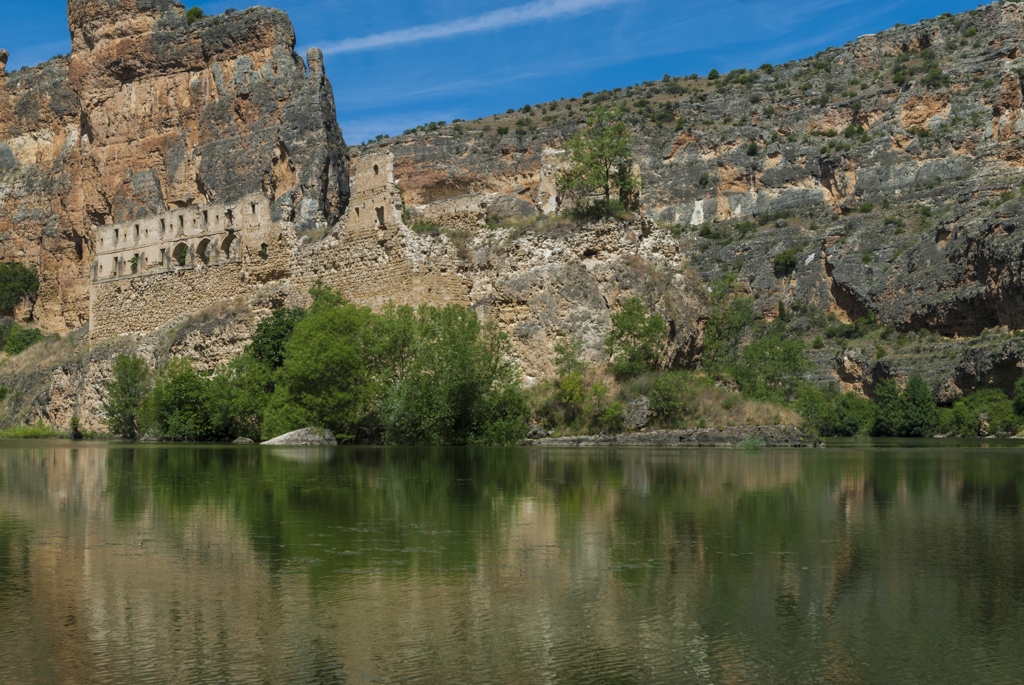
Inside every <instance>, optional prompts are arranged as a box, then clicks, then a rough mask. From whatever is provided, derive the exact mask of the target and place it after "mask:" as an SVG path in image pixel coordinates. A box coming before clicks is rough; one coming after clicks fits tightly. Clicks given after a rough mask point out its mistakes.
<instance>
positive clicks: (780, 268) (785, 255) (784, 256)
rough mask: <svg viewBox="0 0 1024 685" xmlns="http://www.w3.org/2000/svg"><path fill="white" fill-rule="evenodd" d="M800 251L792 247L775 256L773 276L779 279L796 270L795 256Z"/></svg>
mask: <svg viewBox="0 0 1024 685" xmlns="http://www.w3.org/2000/svg"><path fill="white" fill-rule="evenodd" d="M799 251H800V248H798V247H793V248H790V249H788V250H784V251H782V252H780V253H779V254H777V255H775V259H774V260H773V267H774V270H775V276H776V277H778V278H781V277H782V276H785V275H786V274H788V273H790V272H791V271H793V269H795V268H796V261H797V260H796V255H797V253H798V252H799Z"/></svg>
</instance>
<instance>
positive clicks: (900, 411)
mask: <svg viewBox="0 0 1024 685" xmlns="http://www.w3.org/2000/svg"><path fill="white" fill-rule="evenodd" d="M875 403H876V404H875V407H876V413H875V424H874V434H875V435H880V436H899V435H904V430H905V426H906V415H907V408H906V399H905V398H904V397H903V394H902V393H901V392H900V388H899V386H898V385H896V383H894V382H893V381H891V380H884V381H882V382H880V383H879V384H878V385H877V386H875Z"/></svg>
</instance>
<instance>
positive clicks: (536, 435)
mask: <svg viewBox="0 0 1024 685" xmlns="http://www.w3.org/2000/svg"><path fill="white" fill-rule="evenodd" d="M546 437H548V432H547V431H546V430H544V428H542V427H541V426H538V425H537V424H535V423H534V424H531V425H530V427H529V428H527V429H526V439H527V440H540V439H541V438H546Z"/></svg>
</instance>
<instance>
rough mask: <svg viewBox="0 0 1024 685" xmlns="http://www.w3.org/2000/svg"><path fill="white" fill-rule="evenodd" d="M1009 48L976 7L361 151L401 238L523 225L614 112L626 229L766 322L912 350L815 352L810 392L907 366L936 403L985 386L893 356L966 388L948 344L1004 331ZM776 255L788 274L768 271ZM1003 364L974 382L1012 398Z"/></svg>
mask: <svg viewBox="0 0 1024 685" xmlns="http://www.w3.org/2000/svg"><path fill="white" fill-rule="evenodd" d="M1022 37H1024V10H1022V9H1021V8H1020V6H1019V5H1017V4H1014V3H1008V2H1003V3H993V4H991V5H988V6H986V7H984V8H979V9H977V10H973V11H971V12H968V13H965V14H962V15H958V16H953V15H943V16H941V17H938V18H936V19H932V20H926V21H922V22H921V23H919V24H915V25H913V26H898V27H895V28H893V29H889V30H887V31H884V32H882V33H879V34H877V35H871V36H864V37H861V38H859V39H858V40H856V41H854V42H850V43H847V44H846V45H844V46H842V47H838V48H831V49H829V50H825V51H823V52H821V53H819V54H817V55H815V56H814V57H812V58H808V59H804V60H798V61H795V62H790V63H787V64H782V65H775V66H774V67H771V66H768V65H766V66H765V67H762V68H760V69H755V70H751V71H747V70H737V71H735V72H732V73H730V74H722V75H721V76H719V78H717V79H711V80H709V79H701V78H697V77H696V75H694V76H693V77H684V78H674V79H667V80H665V81H660V82H649V83H645V84H642V85H639V86H635V87H629V88H626V89H615V91H610V92H609V91H606V92H602V93H597V94H594V93H588V94H585V96H583V97H581V98H573V99H571V100H561V101H557V102H550V103H541V104H538V105H534V106H533V107H531V108H530V109H531V110H532V111H528V112H527V111H523V110H520V111H518V112H515V113H511V114H506V115H497V116H494V117H488V118H486V119H482V120H478V121H472V122H459V123H457V124H456V125H451V124H448V125H437V124H434V125H429V126H423V127H419V129H418V130H416V131H411V132H407V134H405V135H403V136H400V137H398V138H394V139H385V140H383V141H380V142H378V143H374V144H371V145H369V146H368V147H370V148H376V147H387V148H388V149H390V150H391V151H392V152H393V153H394V154H395V156H396V162H395V169H396V176H397V177H398V183H399V185H400V186H401V187H402V188H403V190H404V191H405V199H406V202H407V204H408V205H409V208H410V210H411V211H412V212H413V214H414V215H416V216H417V217H418V218H422V219H423V220H430V221H438V222H440V223H442V224H443V223H444V221H445V219H444V217H445V215H448V216H459V217H462V219H461V220H464V217H465V215H466V214H467V213H468V214H470V215H475V216H476V217H477V218H479V217H483V216H486V215H491V214H498V215H505V216H509V215H527V216H529V215H536V214H538V213H543V212H550V211H552V210H553V209H554V208H555V206H556V204H557V197H556V195H555V190H554V188H553V183H552V179H553V176H554V173H555V171H556V170H557V167H558V164H559V163H560V162H559V150H560V148H561V146H562V143H563V141H565V140H566V139H567V138H568V137H569V136H571V135H572V133H573V132H574V131H575V130H576V129H577V128H578V126H579V125H580V124H581V123H582V122H583V121H584V120H585V118H586V115H587V112H588V111H589V110H591V109H592V108H593V107H594V106H595V105H596V104H601V105H603V106H604V107H606V108H609V109H615V110H617V111H618V112H619V114H620V116H621V117H623V118H624V119H625V120H626V121H628V122H630V125H631V128H632V130H633V134H634V141H635V146H634V154H635V161H636V164H637V167H638V169H639V171H640V173H641V176H642V179H643V198H642V204H643V208H644V210H645V212H646V213H647V214H648V215H649V216H651V217H653V218H655V219H657V220H658V222H659V223H660V224H661V225H662V226H663V227H664V228H665V229H666V230H671V231H672V232H673V233H674V235H675V236H676V239H675V241H674V245H673V247H674V248H676V249H677V250H678V251H679V253H680V255H681V256H682V258H683V259H684V260H686V261H688V262H689V263H690V264H692V265H693V267H694V269H695V270H696V271H697V272H698V273H699V274H700V276H701V278H702V279H704V280H705V281H712V280H714V279H715V278H718V277H721V276H722V275H723V274H724V273H725V272H726V271H729V270H732V271H734V272H736V273H737V274H738V276H739V279H740V281H741V282H743V283H745V284H746V288H747V290H748V292H749V293H750V294H752V295H753V296H754V297H755V298H756V301H757V307H758V310H759V311H760V313H761V314H762V315H763V316H766V317H768V318H773V317H774V316H775V315H776V313H777V312H778V311H779V303H780V302H781V303H783V304H784V305H787V306H788V307H789V309H790V311H792V309H793V306H794V305H795V306H796V307H797V308H798V309H799V308H801V307H807V308H809V309H810V310H813V311H815V312H818V313H823V314H831V315H832V316H833V317H834V318H835V320H837V321H841V322H851V321H854V320H857V319H859V318H862V317H865V316H869V315H874V316H876V317H877V319H878V320H879V321H880V322H881V323H882V324H884V325H888V326H890V327H891V328H892V329H893V330H894V332H895V334H900V333H902V334H904V335H910V336H912V337H913V340H912V341H911V342H912V343H913V344H910V343H907V345H900V346H899V349H894V342H895V339H896V336H895V335H893V337H892V340H888V338H887V339H885V340H880V341H874V342H872V345H871V349H870V350H859V349H858V350H856V351H853V350H851V351H849V354H846V352H847V349H846V343H839V342H833V341H831V340H830V341H828V342H827V343H826V348H825V349H824V350H823V351H821V352H815V354H817V355H820V356H821V357H822V359H821V360H820V363H821V364H822V373H821V374H820V380H828V379H831V380H835V381H839V382H841V383H843V384H845V385H846V387H853V388H854V389H857V390H864V391H866V392H869V393H870V388H871V386H872V385H873V382H874V381H875V380H878V379H880V378H885V377H889V375H896V376H897V377H900V376H901V375H905V374H906V372H907V370H908V369H912V368H915V367H918V366H920V367H921V368H922V369H923V370H924V371H925V372H926V373H927V374H928V375H929V380H931V381H932V382H933V384H935V385H936V386H938V385H941V384H943V383H946V382H949V383H953V384H956V382H957V381H955V380H954V379H953V375H957V378H959V382H960V383H962V384H964V387H963V388H960V387H959V386H958V388H957V392H959V391H961V390H962V391H968V390H970V389H973V388H974V387H980V386H983V385H986V384H989V383H991V382H992V380H991V378H989V377H988V376H986V375H985V374H979V375H977V376H975V375H972V374H970V373H958V374H953V373H952V370H951V369H947V370H946V371H941V372H940V371H939V370H938V368H939V366H941V365H936V364H934V363H924V362H922V361H921V360H920V359H918V360H916V361H915V360H914V359H913V358H912V355H911V357H907V358H905V359H903V360H902V361H901V362H900V363H896V362H894V361H893V356H895V355H897V354H898V355H904V356H905V355H906V354H908V352H907V350H909V349H913V348H920V347H921V344H920V341H917V338H921V339H922V340H924V341H926V342H927V347H928V348H929V349H931V350H932V351H933V352H932V353H933V354H934V350H935V349H938V348H941V350H942V351H941V355H947V356H948V355H952V357H955V358H957V359H959V361H958V362H957V363H956V364H954V366H956V365H959V367H958V368H961V369H967V368H972V367H973V365H972V364H971V363H969V362H968V361H967V360H965V359H961V358H960V357H961V355H962V353H961V351H958V350H959V348H958V347H957V345H956V343H955V341H956V339H959V338H964V337H973V336H978V335H979V334H981V333H982V332H983V331H985V330H988V329H993V328H999V327H1004V330H1014V329H1019V328H1022V327H1024V308H1022V307H1021V304H1020V303H1021V301H1022V299H1021V298H1022V296H1024V290H1022V279H1024V263H1022V257H1021V254H1022V250H1024V243H1022V242H1021V241H1022V240H1024V237H1022V235H1021V233H1020V232H1018V231H1017V228H1018V226H1019V225H1020V221H1021V216H1022V214H1024V200H1022V198H1021V197H1020V192H1019V188H1020V185H1021V177H1022V172H1024V142H1022V134H1024V110H1022V73H1024V59H1022V57H1021V51H1020V43H1021V39H1022ZM524 109H525V108H524ZM503 127H504V132H503ZM787 252H788V253H789V255H790V259H793V260H795V264H793V265H792V266H790V267H786V268H782V269H780V268H778V265H777V263H776V257H777V256H779V255H782V254H783V253H787ZM804 323H805V324H806V319H804ZM813 328H814V327H813V326H810V327H809V326H806V325H805V326H804V329H805V330H809V331H810V332H809V333H808V340H807V342H808V343H810V342H811V338H812V337H813V334H814V330H813ZM921 329H927V331H926V332H925V333H924V334H920V333H919V331H920V330H921ZM819 330H823V329H822V327H819ZM935 333H938V334H940V336H941V337H938V339H936V338H935V337H933V335H932V334H935ZM876 343H877V345H878V347H887V350H886V352H885V353H883V352H880V351H878V350H876V349H875V344H876ZM867 345H868V343H867V342H866V341H865V343H864V346H865V347H867ZM886 354H887V355H889V357H887V358H886V360H885V362H880V361H879V360H881V359H882V358H883V357H884V356H885V355H886ZM851 355H852V357H854V358H856V359H857V360H858V361H857V362H853V361H851V360H850V358H849V357H850V356H851ZM879 355H882V356H879ZM844 359H845V360H846V361H845V362H844V361H843V360H844ZM1008 360H1009V358H1007V359H1002V358H997V359H992V360H990V363H989V366H991V365H993V364H994V365H995V366H996V367H999V368H1002V367H1003V366H1005V367H1007V368H1008V369H1010V373H1009V375H1010V377H1011V379H1010V382H1011V383H1012V379H1013V378H1015V377H1016V376H1017V375H1018V374H1019V373H1020V371H1019V369H1018V368H1017V365H1016V357H1013V360H1012V361H1008ZM961 362H962V363H961ZM846 366H850V367H851V368H852V366H858V367H863V368H861V370H860V371H858V372H857V373H856V374H853V375H850V373H848V372H847V371H846V370H845V367H846ZM982 366H985V364H983V365H982ZM876 367H877V368H876ZM897 367H899V369H900V371H898V372H897V371H896V369H897ZM930 370H931V371H930ZM947 371H948V372H949V373H947ZM1000 383H1004V381H1000ZM954 394H955V393H954Z"/></svg>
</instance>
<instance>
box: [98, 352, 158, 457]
mask: <svg viewBox="0 0 1024 685" xmlns="http://www.w3.org/2000/svg"><path fill="white" fill-rule="evenodd" d="M105 388H106V390H107V397H106V399H105V400H104V402H103V411H104V412H105V413H106V415H107V419H106V423H107V427H108V428H109V429H110V432H111V433H113V434H114V435H120V436H121V437H123V438H134V437H135V436H136V435H138V433H139V420H140V418H141V416H142V408H143V402H144V401H145V399H146V396H147V394H148V392H149V367H147V366H146V362H145V361H143V360H142V359H140V358H139V357H136V356H134V355H127V354H119V355H117V358H116V359H115V360H114V368H113V378H112V379H111V380H109V381H107V382H106V384H105Z"/></svg>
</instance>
